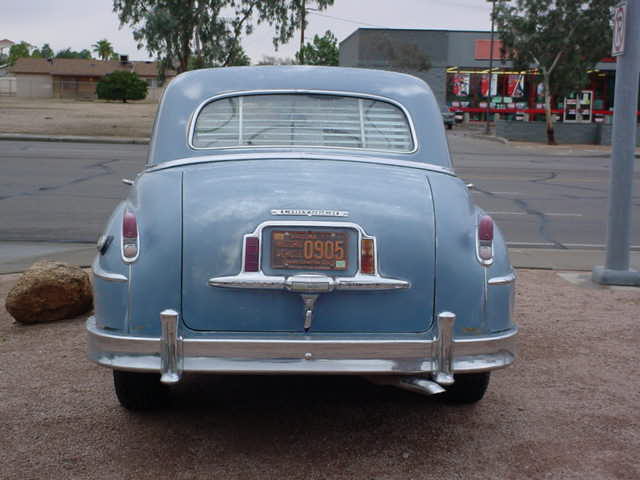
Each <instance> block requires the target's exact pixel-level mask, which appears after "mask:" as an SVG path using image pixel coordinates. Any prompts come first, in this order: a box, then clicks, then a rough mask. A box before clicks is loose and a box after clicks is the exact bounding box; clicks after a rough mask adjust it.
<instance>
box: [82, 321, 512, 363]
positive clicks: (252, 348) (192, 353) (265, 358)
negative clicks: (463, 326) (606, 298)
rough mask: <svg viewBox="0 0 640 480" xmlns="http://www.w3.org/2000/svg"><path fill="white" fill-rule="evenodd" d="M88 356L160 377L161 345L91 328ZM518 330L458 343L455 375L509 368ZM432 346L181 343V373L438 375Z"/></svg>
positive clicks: (338, 340)
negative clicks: (158, 374)
mask: <svg viewBox="0 0 640 480" xmlns="http://www.w3.org/2000/svg"><path fill="white" fill-rule="evenodd" d="M87 332H88V337H89V338H88V355H89V358H90V359H91V360H93V361H94V362H96V363H98V364H100V365H103V366H106V367H110V368H116V369H121V370H134V371H151V372H162V364H161V354H160V352H161V347H162V345H161V339H160V338H157V337H155V338H148V337H135V336H124V335H117V334H115V333H111V332H108V331H105V330H102V329H99V328H97V326H96V321H95V318H94V317H90V318H89V319H88V320H87ZM516 335H517V328H515V327H514V328H513V329H512V330H509V331H507V332H503V333H500V334H497V335H492V336H482V337H472V338H460V339H453V351H452V357H451V358H452V361H451V372H452V373H470V372H482V371H489V370H494V369H498V368H504V367H507V366H509V365H510V364H511V363H513V361H514V358H515V354H516V344H515V337H516ZM434 343H435V342H434V340H433V339H429V338H424V337H422V338H418V336H416V337H415V338H413V339H408V338H406V336H405V338H396V339H389V338H388V336H387V339H382V338H381V336H378V337H377V338H376V337H375V336H368V337H367V338H365V336H360V337H357V338H352V339H350V338H345V335H303V334H300V335H295V336H294V335H291V334H289V335H281V336H277V337H258V336H239V335H222V336H217V337H209V338H183V339H182V342H181V345H182V347H181V348H182V354H181V358H182V360H181V370H182V372H209V373H214V372H216V373H320V374H366V373H375V374H412V373H433V372H436V371H437V360H436V358H434V355H433V353H432V354H430V353H429V352H433V347H434Z"/></svg>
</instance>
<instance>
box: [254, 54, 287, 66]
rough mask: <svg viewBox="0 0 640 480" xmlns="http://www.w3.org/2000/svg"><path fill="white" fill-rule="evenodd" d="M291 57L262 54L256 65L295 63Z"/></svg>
mask: <svg viewBox="0 0 640 480" xmlns="http://www.w3.org/2000/svg"><path fill="white" fill-rule="evenodd" d="M295 64H296V62H295V60H294V59H293V58H282V57H274V56H271V55H263V56H262V59H261V60H260V61H259V62H258V65H295Z"/></svg>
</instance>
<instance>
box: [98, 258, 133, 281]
mask: <svg viewBox="0 0 640 480" xmlns="http://www.w3.org/2000/svg"><path fill="white" fill-rule="evenodd" d="M91 271H92V272H93V274H94V275H95V276H96V277H97V278H101V279H102V280H106V281H107V282H127V281H128V280H129V279H128V278H127V277H126V276H124V275H122V274H120V273H113V272H107V271H106V270H104V269H103V268H102V267H101V266H100V260H99V259H98V257H96V258H95V260H94V261H93V264H92V265H91Z"/></svg>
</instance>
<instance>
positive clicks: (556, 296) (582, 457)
mask: <svg viewBox="0 0 640 480" xmlns="http://www.w3.org/2000/svg"><path fill="white" fill-rule="evenodd" d="M519 274H520V278H519V285H518V307H517V311H516V318H517V321H518V322H519V324H520V326H521V337H520V345H521V353H520V357H519V360H518V362H517V364H516V365H515V366H514V367H511V368H509V369H506V370H503V371H499V372H496V373H494V375H493V377H492V384H491V385H490V389H489V392H488V394H487V396H486V397H485V398H484V400H483V401H482V402H480V403H479V404H477V405H476V406H471V407H454V406H448V405H445V404H443V403H442V402H440V401H438V400H437V398H436V397H431V398H425V397H421V396H418V395H415V394H411V393H409V392H404V391H400V390H396V389H393V388H390V387H378V386H373V385H370V384H368V383H366V382H364V381H361V380H359V379H357V378H350V377H343V378H324V377H311V378H310V377H229V378H225V379H221V378H214V377H203V376H192V377H189V378H187V379H186V381H185V382H184V383H183V384H181V385H180V386H179V388H177V389H176V390H174V392H173V393H172V406H171V407H170V408H168V409H166V410H163V411H160V412H155V413H151V414H131V413H128V412H127V411H125V410H123V409H122V408H120V407H119V406H118V404H117V402H116V399H115V397H114V394H113V391H112V386H111V374H110V371H109V370H107V369H102V368H100V367H98V366H95V365H93V364H91V363H89V362H88V361H87V360H85V353H84V350H85V346H84V341H85V337H84V332H83V320H82V319H74V320H68V321H63V322H60V323H55V324H49V325H38V326H30V327H22V326H17V325H15V324H14V323H13V322H12V320H11V319H10V317H9V316H8V314H7V313H6V312H4V310H3V311H2V313H0V419H1V421H0V465H1V470H0V477H1V478H3V479H40V478H74V479H80V478H92V479H94V478H126V479H145V478H149V479H157V478H171V479H187V478H189V479H190V478H202V479H205V478H206V479H210V478H220V479H227V478H232V479H235V478H238V479H240V478H242V479H248V478H260V479H269V478H273V479H283V478H301V479H302V478H305V479H347V478H358V479H360V478H362V479H381V480H382V479H395V478H397V479H413V478H415V479H421V478H434V479H436V478H437V479H443V478H447V479H448V478H458V479H473V478H477V479H489V478H491V479H494V478H499V479H502V478H504V479H522V478H533V479H543V478H545V479H549V478H552V479H558V478H575V479H612V478H615V479H638V478H640V456H639V454H638V453H639V452H640V415H639V414H638V406H639V405H640V348H639V345H640V329H639V328H638V327H639V324H638V321H639V320H640V319H639V318H638V317H639V313H640V292H639V291H638V290H629V289H627V290H615V291H614V290H610V289H601V288H585V287H576V286H574V285H572V284H569V283H568V282H566V281H565V280H563V279H562V278H560V277H559V276H558V275H557V274H555V273H553V272H550V271H531V270H529V271H527V270H522V271H520V272H519ZM15 279H16V276H5V277H0V298H4V297H5V295H6V292H7V291H8V289H9V288H10V286H11V284H12V283H13V282H14V281H15Z"/></svg>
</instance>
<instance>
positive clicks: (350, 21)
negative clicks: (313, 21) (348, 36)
mask: <svg viewBox="0 0 640 480" xmlns="http://www.w3.org/2000/svg"><path fill="white" fill-rule="evenodd" d="M307 13H311V14H313V15H318V16H319V17H326V18H332V19H334V20H340V21H341V22H347V23H353V24H356V25H364V26H367V27H378V28H386V27H384V26H383V25H375V24H373V23H365V22H359V21H357V20H351V19H349V18H342V17H334V16H333V15H327V14H325V13H319V12H314V11H313V10H309V9H307Z"/></svg>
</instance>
